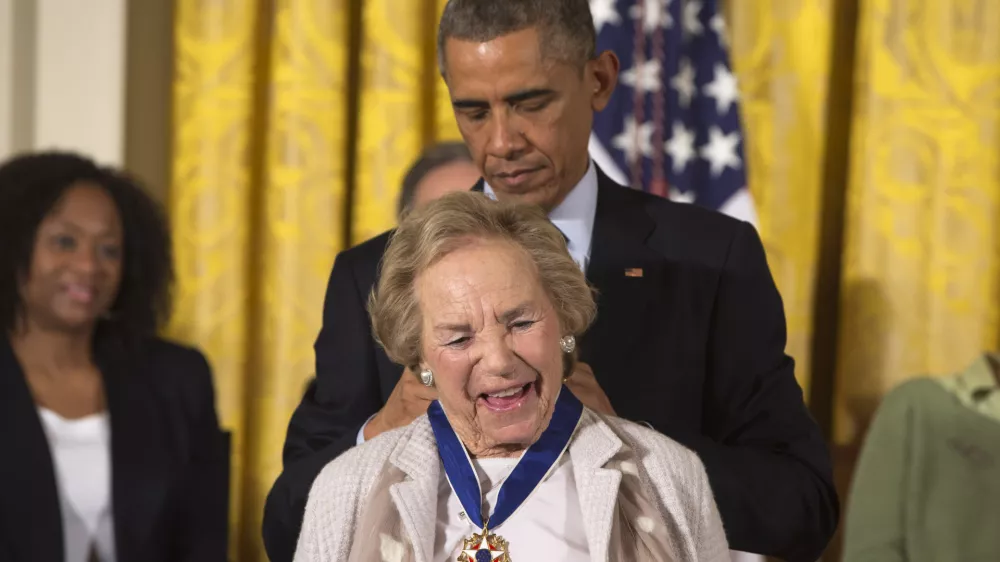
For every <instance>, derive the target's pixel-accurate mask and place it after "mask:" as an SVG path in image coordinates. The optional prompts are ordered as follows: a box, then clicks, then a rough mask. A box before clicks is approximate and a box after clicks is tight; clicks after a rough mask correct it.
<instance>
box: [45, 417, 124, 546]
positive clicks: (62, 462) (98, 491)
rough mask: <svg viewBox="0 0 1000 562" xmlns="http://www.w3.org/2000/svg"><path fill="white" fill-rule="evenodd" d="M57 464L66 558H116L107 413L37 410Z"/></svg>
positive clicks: (56, 471) (109, 429)
mask: <svg viewBox="0 0 1000 562" xmlns="http://www.w3.org/2000/svg"><path fill="white" fill-rule="evenodd" d="M38 412H39V416H40V417H41V420H42V426H43V427H44V428H45V435H46V437H47V438H48V440H49V449H50V450H51V451H52V459H53V461H54V463H55V474H56V484H57V486H58V489H59V503H60V510H61V512H62V519H63V537H64V544H65V551H66V558H65V562H87V560H88V559H89V555H90V551H91V548H95V549H96V551H97V554H98V556H99V558H100V560H101V562H115V540H114V519H113V518H112V512H111V428H110V424H109V419H108V413H107V412H101V413H97V414H93V415H90V416H86V417H83V418H79V419H75V420H68V419H65V418H63V417H62V416H60V415H59V414H57V413H55V412H53V411H51V410H48V409H46V408H39V409H38Z"/></svg>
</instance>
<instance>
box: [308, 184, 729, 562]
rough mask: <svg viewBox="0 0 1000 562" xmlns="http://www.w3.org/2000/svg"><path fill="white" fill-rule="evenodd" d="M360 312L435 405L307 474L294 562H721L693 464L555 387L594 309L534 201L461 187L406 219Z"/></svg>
mask: <svg viewBox="0 0 1000 562" xmlns="http://www.w3.org/2000/svg"><path fill="white" fill-rule="evenodd" d="M369 308H370V311H371V316H372V324H373V326H374V331H375V333H376V335H377V337H378V339H379V342H380V343H381V344H382V345H383V346H384V347H385V349H386V351H387V352H388V354H389V356H390V357H391V358H392V359H393V360H394V361H397V362H399V363H401V364H403V365H408V366H410V367H412V369H413V371H414V372H416V373H419V378H420V380H421V382H423V383H424V384H426V385H428V386H434V387H436V390H437V392H438V396H439V399H438V400H437V401H435V402H432V403H431V406H430V408H429V409H428V411H427V415H426V416H422V417H420V418H418V419H417V420H416V421H414V422H413V423H412V424H410V425H409V426H407V427H404V428H401V429H398V430H395V431H391V432H388V433H385V434H383V435H381V436H379V437H378V438H375V439H372V440H371V441H368V442H366V443H364V444H363V445H360V446H358V447H356V448H354V449H352V450H350V451H348V452H346V453H345V454H343V455H341V456H340V457H338V458H337V459H336V460H334V461H333V462H331V463H330V464H329V465H328V466H327V467H326V468H325V469H324V470H323V472H322V473H321V474H320V476H319V477H318V478H317V480H316V482H315V483H314V484H313V487H312V490H311V492H310V495H309V501H308V505H307V507H306V514H305V520H304V522H303V527H302V532H301V534H300V536H299V544H298V549H297V552H296V555H295V559H296V560H297V561H309V562H316V561H351V562H354V561H357V562H361V561H365V562H369V561H372V560H381V561H385V562H402V561H424V562H431V561H435V562H436V561H456V560H457V561H459V562H482V561H491V560H500V561H507V562H509V561H510V560H518V561H521V562H524V561H527V560H565V561H571V560H572V561H575V560H581V561H582V560H595V561H596V560H613V561H621V562H625V561H637V562H638V561H650V562H652V561H657V562H662V561H678V562H679V561H682V560H685V561H688V560H691V561H693V560H698V561H701V560H709V561H714V560H719V561H723V560H728V551H727V548H728V546H727V543H726V538H725V534H724V532H723V528H722V522H721V520H720V518H719V514H718V511H717V509H716V506H715V502H714V500H713V497H712V491H711V489H710V487H709V484H708V479H707V477H706V475H705V471H704V468H703V467H702V465H701V462H700V461H699V459H698V457H697V456H696V455H695V454H694V453H693V452H691V451H689V450H688V449H685V448H684V447H683V446H681V445H679V444H678V443H676V442H674V441H672V440H670V439H668V438H667V437H664V436H663V435H660V434H658V433H656V432H654V431H652V430H650V429H647V428H645V427H643V426H640V425H637V424H634V423H630V422H628V421H625V420H621V419H617V418H606V417H602V416H600V415H598V414H597V413H595V412H593V411H591V410H589V409H587V408H585V407H584V406H583V405H582V404H581V403H580V402H579V401H578V400H577V399H576V397H574V396H573V394H572V393H571V392H570V391H568V390H566V389H565V388H564V386H563V382H564V381H565V377H567V376H569V375H570V374H571V373H572V372H573V366H574V361H575V357H576V355H575V353H576V351H575V348H576V337H577V336H579V335H581V334H582V333H583V332H584V331H585V330H586V329H587V327H588V326H589V325H590V323H591V321H592V320H593V317H594V313H595V303H594V299H593V295H592V293H591V290H590V288H589V286H588V285H587V281H586V279H585V277H584V275H583V273H582V272H581V271H580V269H579V267H578V266H577V264H576V262H574V261H573V258H572V257H570V255H569V253H568V252H567V250H566V243H565V240H564V238H563V237H562V235H561V233H560V232H559V231H558V230H557V229H556V228H555V227H554V226H552V224H551V223H549V221H548V220H547V219H546V217H545V215H544V213H543V212H542V211H540V210H537V209H535V208H533V207H525V206H515V205H510V204H503V203H497V202H494V201H491V200H489V199H487V198H486V197H485V196H483V195H480V194H475V193H454V194H450V195H447V196H445V197H444V198H442V199H440V200H438V201H435V202H433V203H431V204H430V205H428V206H427V207H426V208H425V209H422V210H419V211H416V212H415V213H413V214H412V215H410V216H409V217H407V218H406V220H404V221H403V223H402V224H401V225H400V227H399V229H398V230H397V231H396V233H395V235H394V236H393V238H392V241H391V243H390V244H389V247H388V249H387V250H386V254H385V259H384V262H383V266H382V272H381V276H380V279H379V281H378V285H377V287H376V288H375V290H374V291H373V294H372V296H371V299H370V303H369Z"/></svg>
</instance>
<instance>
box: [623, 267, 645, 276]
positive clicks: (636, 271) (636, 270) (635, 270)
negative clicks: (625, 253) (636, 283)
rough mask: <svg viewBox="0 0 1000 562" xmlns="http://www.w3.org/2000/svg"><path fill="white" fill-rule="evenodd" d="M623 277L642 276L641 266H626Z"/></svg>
mask: <svg viewBox="0 0 1000 562" xmlns="http://www.w3.org/2000/svg"><path fill="white" fill-rule="evenodd" d="M625 277H642V268H641V267H626V268H625Z"/></svg>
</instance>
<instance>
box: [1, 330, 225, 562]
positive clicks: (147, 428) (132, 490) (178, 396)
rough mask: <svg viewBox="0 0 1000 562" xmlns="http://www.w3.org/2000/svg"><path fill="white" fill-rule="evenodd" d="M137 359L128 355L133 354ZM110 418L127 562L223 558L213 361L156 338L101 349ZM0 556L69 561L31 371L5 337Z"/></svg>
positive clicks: (116, 505) (221, 464)
mask: <svg viewBox="0 0 1000 562" xmlns="http://www.w3.org/2000/svg"><path fill="white" fill-rule="evenodd" d="M129 357H130V358H129ZM97 362H98V365H99V367H100V369H101V373H102V375H103V377H104V392H105V396H106V398H107V406H108V413H109V417H110V420H111V422H110V423H111V505H112V510H113V517H114V531H115V548H116V553H117V559H118V560H119V562H133V561H135V562H139V561H141V562H160V561H162V562H177V561H184V562H195V561H197V562H202V561H204V562H222V561H225V560H226V542H227V536H226V533H227V515H228V503H229V502H228V499H229V493H228V489H229V455H228V440H227V438H226V437H225V435H224V434H223V433H222V432H221V431H220V430H219V423H218V420H217V419H216V414H215V393H214V391H213V388H212V379H211V372H210V370H209V366H208V363H207V362H206V361H205V358H204V357H203V356H202V355H201V354H200V353H198V352H197V351H195V350H193V349H188V348H184V347H180V346H178V345H174V344H171V343H167V342H165V341H161V340H153V341H150V342H148V344H147V345H145V346H144V348H143V350H142V351H141V352H138V351H137V352H133V353H132V354H130V355H129V356H126V354H125V353H123V352H122V353H120V352H116V351H110V350H109V351H98V352H97ZM0 451H3V453H2V455H3V459H4V460H3V461H2V462H0V560H3V561H4V562H62V561H63V560H64V556H65V555H64V551H63V549H64V545H63V528H62V515H61V511H60V506H59V496H58V491H57V489H56V476H55V467H54V465H53V460H52V455H51V452H50V450H49V444H48V440H47V438H46V436H45V433H44V429H43V428H42V422H41V420H40V419H39V417H38V412H37V409H36V405H35V403H34V400H33V399H32V397H31V393H30V390H29V388H28V385H27V383H26V381H25V379H24V373H23V372H22V370H21V366H20V364H19V363H18V361H17V359H16V357H15V356H14V353H13V351H12V350H11V347H10V343H9V341H8V340H7V338H6V337H3V338H0Z"/></svg>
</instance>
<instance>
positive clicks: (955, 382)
mask: <svg viewBox="0 0 1000 562" xmlns="http://www.w3.org/2000/svg"><path fill="white" fill-rule="evenodd" d="M990 357H991V356H990V355H986V354H984V355H982V356H980V357H979V359H977V360H976V361H975V362H974V363H973V364H972V365H970V366H969V368H968V369H966V370H965V371H963V372H962V373H960V374H958V375H956V376H954V377H947V378H943V379H940V382H941V384H942V385H944V387H945V388H946V389H948V391H949V392H951V393H952V394H953V395H955V396H956V397H957V398H958V399H959V401H961V402H962V404H964V405H965V406H967V407H969V408H971V409H973V410H976V411H978V412H980V413H982V414H985V415H987V416H990V417H992V418H995V419H998V420H1000V384H998V383H997V379H996V377H995V376H994V375H993V365H991V364H990ZM992 357H993V359H994V360H996V361H998V362H1000V355H992Z"/></svg>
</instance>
